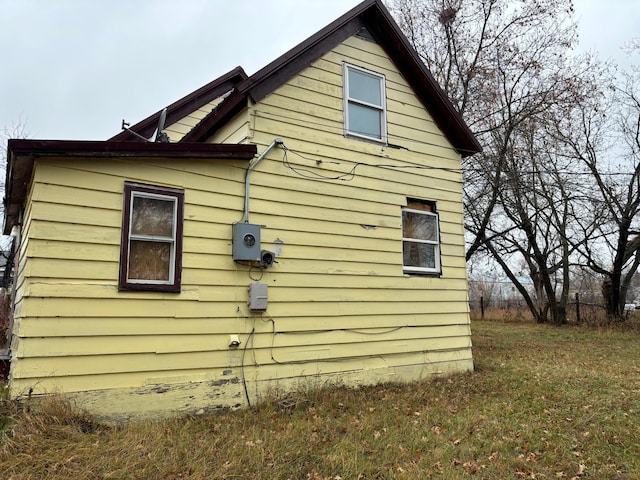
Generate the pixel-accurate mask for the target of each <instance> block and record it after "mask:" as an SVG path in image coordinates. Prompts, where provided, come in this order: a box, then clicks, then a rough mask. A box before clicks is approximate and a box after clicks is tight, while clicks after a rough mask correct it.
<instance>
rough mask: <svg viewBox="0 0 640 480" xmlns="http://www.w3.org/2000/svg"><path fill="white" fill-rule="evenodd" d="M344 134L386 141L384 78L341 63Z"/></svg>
mask: <svg viewBox="0 0 640 480" xmlns="http://www.w3.org/2000/svg"><path fill="white" fill-rule="evenodd" d="M343 79H344V126H345V134H347V135H350V136H355V137H360V138H366V139H370V140H376V141H379V142H386V141H387V110H386V99H385V97H386V94H385V86H384V84H385V78H384V75H380V74H378V73H374V72H371V71H369V70H365V69H363V68H360V67H356V66H354V65H349V64H346V63H345V64H343Z"/></svg>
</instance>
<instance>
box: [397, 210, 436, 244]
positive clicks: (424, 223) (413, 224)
mask: <svg viewBox="0 0 640 480" xmlns="http://www.w3.org/2000/svg"><path fill="white" fill-rule="evenodd" d="M402 236H403V237H405V238H415V239H418V240H428V241H433V242H435V241H437V240H438V230H437V223H436V217H435V216H434V215H425V214H423V213H416V212H408V211H406V210H405V211H403V212H402Z"/></svg>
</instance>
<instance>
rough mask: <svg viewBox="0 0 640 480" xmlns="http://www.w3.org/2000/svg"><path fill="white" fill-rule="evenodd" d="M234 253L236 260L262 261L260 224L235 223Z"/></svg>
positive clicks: (233, 236)
mask: <svg viewBox="0 0 640 480" xmlns="http://www.w3.org/2000/svg"><path fill="white" fill-rule="evenodd" d="M232 253H233V260H234V261H237V260H241V261H250V262H257V261H260V225H255V224H253V223H240V222H239V223H234V224H233V235H232Z"/></svg>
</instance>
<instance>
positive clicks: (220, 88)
mask: <svg viewBox="0 0 640 480" xmlns="http://www.w3.org/2000/svg"><path fill="white" fill-rule="evenodd" d="M246 78H248V76H247V74H246V73H245V71H244V70H243V69H242V67H236V68H234V69H233V70H231V71H229V72H227V73H225V74H224V75H221V76H220V77H218V78H216V79H215V80H213V81H211V82H209V83H208V84H206V85H204V86H203V87H200V88H199V89H197V90H196V91H195V92H192V93H190V94H189V95H186V96H184V97H182V98H181V99H180V100H177V101H175V102H173V103H172V104H171V105H169V106H168V107H167V118H166V121H165V125H171V124H173V123H175V122H177V121H178V120H180V119H182V118H184V117H185V116H187V115H188V114H190V113H191V112H193V111H195V110H197V109H198V108H200V107H202V106H203V105H206V104H207V103H209V102H211V101H212V100H215V99H216V98H218V97H219V96H221V95H223V94H224V93H226V92H228V91H229V90H231V89H233V88H235V86H236V85H237V84H238V83H240V82H242V81H243V80H245V79H246ZM161 112H162V110H160V111H158V112H156V113H154V114H153V115H150V116H148V117H147V118H145V119H144V120H141V121H140V122H138V123H136V124H135V125H133V126H131V127H129V130H132V131H134V132H136V133H137V134H138V135H142V136H143V137H145V138H149V137H150V136H151V135H153V133H154V132H155V130H156V127H157V126H158V121H159V119H160V113H161ZM109 141H134V142H142V140H140V138H138V137H136V136H135V135H133V134H132V133H131V132H129V131H127V130H123V131H121V132H120V133H118V134H117V135H114V136H113V137H111V138H109Z"/></svg>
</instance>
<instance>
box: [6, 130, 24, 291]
mask: <svg viewBox="0 0 640 480" xmlns="http://www.w3.org/2000/svg"><path fill="white" fill-rule="evenodd" d="M27 136H28V129H27V126H26V122H25V121H23V120H22V119H20V120H19V121H17V122H15V123H14V124H13V125H11V126H5V127H3V128H2V129H1V130H0V191H2V193H3V198H4V194H5V178H6V172H7V160H8V159H7V141H8V140H9V139H10V138H26V137H27ZM0 217H2V218H4V202H3V203H2V205H0ZM13 257H14V245H13V242H12V239H11V237H7V236H4V235H0V261H1V262H2V263H3V265H4V266H5V269H4V275H3V276H2V278H0V286H2V287H6V286H7V285H8V284H9V282H10V277H11V271H12V267H13Z"/></svg>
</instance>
